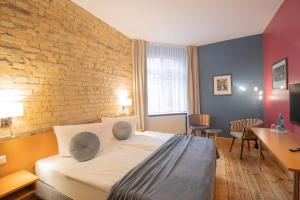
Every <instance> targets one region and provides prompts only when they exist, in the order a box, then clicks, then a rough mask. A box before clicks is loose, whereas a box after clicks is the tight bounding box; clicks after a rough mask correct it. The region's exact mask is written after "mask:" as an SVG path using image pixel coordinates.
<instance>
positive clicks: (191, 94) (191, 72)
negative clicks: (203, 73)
mask: <svg viewBox="0 0 300 200" xmlns="http://www.w3.org/2000/svg"><path fill="white" fill-rule="evenodd" d="M187 57H188V113H189V114H200V84H199V59H198V48H197V47H196V46H188V47H187Z"/></svg>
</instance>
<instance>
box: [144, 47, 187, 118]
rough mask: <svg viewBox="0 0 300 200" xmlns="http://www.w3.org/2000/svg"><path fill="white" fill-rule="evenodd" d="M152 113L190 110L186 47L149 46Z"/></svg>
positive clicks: (149, 81)
mask: <svg viewBox="0 0 300 200" xmlns="http://www.w3.org/2000/svg"><path fill="white" fill-rule="evenodd" d="M147 79H148V82H147V87H148V114H149V115H159V114H175V113H186V112H187V53H186V48H185V47H176V46H170V45H162V44H153V43H150V44H148V45H147Z"/></svg>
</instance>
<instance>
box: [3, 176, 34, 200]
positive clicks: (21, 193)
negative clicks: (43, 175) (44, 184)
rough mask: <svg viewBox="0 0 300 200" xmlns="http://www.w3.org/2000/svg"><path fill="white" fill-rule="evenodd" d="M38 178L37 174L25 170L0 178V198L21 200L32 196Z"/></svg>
mask: <svg viewBox="0 0 300 200" xmlns="http://www.w3.org/2000/svg"><path fill="white" fill-rule="evenodd" d="M38 179H39V178H38V177H37V176H35V175H34V174H32V173H30V172H28V171H25V170H21V171H18V172H15V173H13V174H10V175H8V176H4V177H2V178H0V186H1V187H0V199H1V200H2V199H5V200H10V199H14V200H21V199H27V198H29V197H31V196H33V195H34V192H35V183H36V181H37V180H38Z"/></svg>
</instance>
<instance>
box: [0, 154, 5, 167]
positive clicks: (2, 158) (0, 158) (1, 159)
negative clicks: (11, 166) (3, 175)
mask: <svg viewBox="0 0 300 200" xmlns="http://www.w3.org/2000/svg"><path fill="white" fill-rule="evenodd" d="M5 163H6V155H0V165H4V164H5Z"/></svg>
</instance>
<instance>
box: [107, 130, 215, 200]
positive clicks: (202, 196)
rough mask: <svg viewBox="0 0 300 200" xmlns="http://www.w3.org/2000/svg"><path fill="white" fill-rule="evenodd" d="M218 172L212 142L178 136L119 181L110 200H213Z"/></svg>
mask: <svg viewBox="0 0 300 200" xmlns="http://www.w3.org/2000/svg"><path fill="white" fill-rule="evenodd" d="M215 170H216V147H215V145H214V143H213V142H212V141H211V140H209V139H206V138H201V137H196V136H183V135H175V136H173V137H172V138H170V139H169V140H168V141H167V142H166V143H165V144H163V145H162V146H161V147H160V148H158V149H157V150H156V151H155V152H153V153H152V154H151V155H150V156H149V157H148V158H146V159H145V160H144V161H143V162H142V163H140V164H139V165H137V166H136V167H135V168H133V169H132V170H131V171H129V172H128V173H127V174H126V175H125V176H124V177H123V178H122V179H121V180H119V181H118V182H117V183H116V184H115V185H114V186H113V187H112V189H111V191H110V193H109V196H108V200H211V199H213V193H214V179H215Z"/></svg>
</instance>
